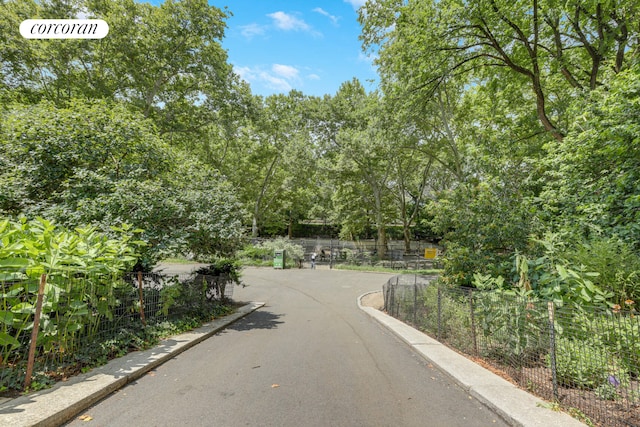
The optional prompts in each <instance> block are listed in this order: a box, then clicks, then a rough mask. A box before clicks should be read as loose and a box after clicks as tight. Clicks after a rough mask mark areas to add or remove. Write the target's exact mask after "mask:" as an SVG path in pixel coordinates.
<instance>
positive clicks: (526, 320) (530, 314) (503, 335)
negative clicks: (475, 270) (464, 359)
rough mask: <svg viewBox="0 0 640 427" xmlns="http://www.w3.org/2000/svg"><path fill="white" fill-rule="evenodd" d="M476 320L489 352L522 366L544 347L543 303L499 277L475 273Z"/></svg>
mask: <svg viewBox="0 0 640 427" xmlns="http://www.w3.org/2000/svg"><path fill="white" fill-rule="evenodd" d="M474 284H475V286H476V287H477V288H478V290H479V291H480V292H476V293H474V308H475V310H476V311H475V312H476V324H477V325H478V326H479V328H480V330H481V331H482V334H483V336H484V337H485V339H486V340H487V342H488V343H489V344H487V346H488V347H489V348H490V355H491V356H492V357H498V358H499V359H501V360H508V361H509V362H511V363H515V364H518V365H520V366H525V365H526V364H528V363H534V364H535V363H537V362H538V361H539V359H540V355H541V354H544V353H545V352H546V351H547V346H546V344H545V342H544V340H543V339H542V338H543V336H544V334H543V330H544V326H545V325H546V324H547V323H548V322H547V321H546V319H547V318H548V317H547V316H548V315H547V307H546V305H544V304H541V303H540V302H539V301H537V300H536V299H535V298H533V292H532V291H531V290H527V289H524V288H508V287H505V286H504V281H503V280H502V277H498V278H497V279H494V278H492V277H490V276H483V275H480V274H476V275H475V281H474Z"/></svg>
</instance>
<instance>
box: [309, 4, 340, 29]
mask: <svg viewBox="0 0 640 427" xmlns="http://www.w3.org/2000/svg"><path fill="white" fill-rule="evenodd" d="M313 12H316V13H319V14H320V15H324V16H326V17H327V18H329V19H330V20H331V22H332V23H333V25H338V19H339V18H338V17H337V16H333V15H332V14H330V13H329V12H327V11H326V10H324V9H322V8H321V7H316V8H315V9H313Z"/></svg>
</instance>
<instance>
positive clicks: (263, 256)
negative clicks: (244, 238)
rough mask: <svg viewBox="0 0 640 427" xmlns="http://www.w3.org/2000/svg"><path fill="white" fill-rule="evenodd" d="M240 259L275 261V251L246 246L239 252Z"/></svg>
mask: <svg viewBox="0 0 640 427" xmlns="http://www.w3.org/2000/svg"><path fill="white" fill-rule="evenodd" d="M238 257H239V258H240V259H243V260H253V261H265V260H267V259H268V260H272V259H273V251H271V250H270V249H269V248H264V247H262V246H256V245H245V246H244V247H243V248H242V250H240V251H238Z"/></svg>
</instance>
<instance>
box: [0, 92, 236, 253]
mask: <svg viewBox="0 0 640 427" xmlns="http://www.w3.org/2000/svg"><path fill="white" fill-rule="evenodd" d="M87 117H91V120H87V119H86V118H87ZM0 126H2V127H3V128H4V129H5V130H6V133H5V135H4V144H2V145H1V146H0V159H3V160H4V161H5V162H6V166H7V169H4V170H7V171H9V172H8V174H9V178H10V179H9V180H8V182H9V187H10V188H14V189H20V190H15V191H13V190H10V191H9V192H8V194H7V193H5V194H7V196H5V197H4V198H2V197H0V212H1V211H5V212H7V213H8V214H11V215H19V214H28V215H31V216H35V215H42V216H45V217H47V218H52V219H55V220H56V221H57V222H59V223H61V224H63V225H66V226H68V227H76V226H78V225H79V224H93V225H95V226H98V227H99V228H101V229H102V230H103V231H109V230H110V226H111V225H113V224H118V223H121V222H128V223H130V224H133V225H134V226H139V227H144V228H145V232H144V234H143V237H144V238H145V240H147V241H148V242H149V246H148V247H147V248H145V251H144V254H143V255H144V260H148V261H147V262H146V263H147V264H150V265H153V264H154V263H155V260H156V259H157V258H158V257H159V256H162V255H164V254H167V253H180V252H182V253H187V252H188V253H192V254H194V255H196V256H200V255H214V254H220V253H222V254H225V253H230V252H232V251H233V249H234V248H235V247H236V245H237V244H238V242H239V239H240V236H241V234H242V226H241V225H242V210H241V209H240V206H239V203H238V201H237V199H236V198H235V196H234V195H233V190H232V188H231V187H230V185H229V184H228V182H226V180H225V179H224V178H222V177H221V176H220V175H219V174H218V173H216V172H215V171H213V170H211V169H210V168H209V167H206V166H205V165H203V164H202V163H200V162H199V161H198V160H197V159H195V158H193V157H192V156H190V155H188V154H185V153H182V152H180V151H179V150H176V149H175V148H171V147H169V146H168V145H167V144H165V143H164V142H162V140H161V139H160V138H159V137H158V135H157V133H156V131H155V128H154V126H153V125H152V124H151V123H150V121H149V120H146V119H144V118H143V117H142V115H140V114H137V113H135V112H131V111H130V109H129V108H128V107H127V106H126V105H124V104H121V103H108V102H104V101H82V100H75V101H74V103H73V105H72V106H71V107H68V108H57V107H55V106H54V105H53V104H51V103H41V104H37V105H32V106H28V107H15V108H13V109H12V110H10V112H9V113H7V114H6V115H5V116H4V120H3V121H2V122H1V123H0ZM2 173H4V172H2V171H0V174H2Z"/></svg>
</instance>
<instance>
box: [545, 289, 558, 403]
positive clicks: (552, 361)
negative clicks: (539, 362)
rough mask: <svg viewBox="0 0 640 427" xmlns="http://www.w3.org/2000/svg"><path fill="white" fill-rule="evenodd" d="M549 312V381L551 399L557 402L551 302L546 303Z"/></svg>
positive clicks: (552, 306)
mask: <svg viewBox="0 0 640 427" xmlns="http://www.w3.org/2000/svg"><path fill="white" fill-rule="evenodd" d="M547 310H548V312H549V361H550V362H551V380H552V382H553V398H554V399H555V400H556V401H557V400H558V399H559V395H558V371H557V370H556V332H555V326H554V322H555V306H554V304H553V301H549V302H548V303H547Z"/></svg>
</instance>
